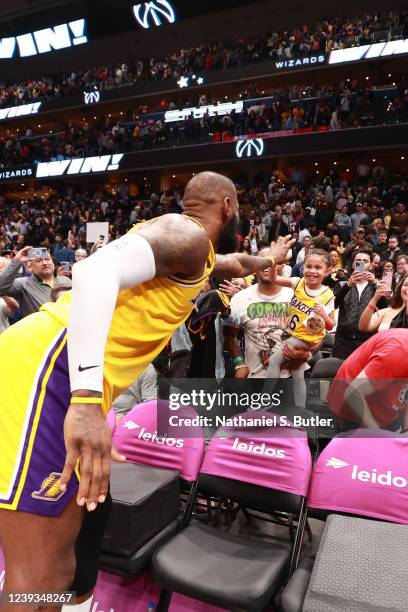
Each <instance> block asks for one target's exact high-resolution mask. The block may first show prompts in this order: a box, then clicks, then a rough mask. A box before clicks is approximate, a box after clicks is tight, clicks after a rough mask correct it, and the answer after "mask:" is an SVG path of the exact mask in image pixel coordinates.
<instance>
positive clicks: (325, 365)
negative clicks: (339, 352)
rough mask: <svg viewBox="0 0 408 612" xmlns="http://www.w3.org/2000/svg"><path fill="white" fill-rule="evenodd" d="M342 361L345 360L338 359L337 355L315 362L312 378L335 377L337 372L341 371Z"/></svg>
mask: <svg viewBox="0 0 408 612" xmlns="http://www.w3.org/2000/svg"><path fill="white" fill-rule="evenodd" d="M342 363H343V360H342V359H338V358H337V357H327V358H326V359H320V360H319V361H317V362H316V363H315V364H314V366H313V370H312V371H311V373H310V378H324V379H331V378H334V377H335V376H336V374H337V372H338V371H339V368H340V366H341V364H342Z"/></svg>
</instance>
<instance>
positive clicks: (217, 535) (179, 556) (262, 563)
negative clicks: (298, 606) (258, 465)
mask: <svg viewBox="0 0 408 612" xmlns="http://www.w3.org/2000/svg"><path fill="white" fill-rule="evenodd" d="M290 555H291V546H290V543H289V542H288V541H287V540H284V539H280V538H271V539H270V540H269V541H268V542H259V541H255V540H249V539H247V538H243V537H241V536H237V535H232V534H230V533H225V532H223V531H220V530H218V529H215V528H214V527H209V526H208V525H201V524H198V523H193V524H192V525H190V526H189V527H188V528H187V529H185V530H184V531H182V532H181V533H179V534H178V535H176V536H175V537H174V538H173V539H171V540H170V541H169V542H168V543H167V544H165V545H164V546H163V547H161V548H160V549H159V550H157V551H156V552H155V553H154V555H153V557H152V575H153V577H154V578H155V580H157V581H158V582H159V584H160V585H161V586H162V587H164V588H166V589H168V590H170V591H175V592H177V593H182V594H184V595H187V596H189V597H193V598H195V599H199V600H202V601H205V602H208V603H211V604H214V605H218V606H220V607H224V608H227V609H229V610H231V609H233V608H243V609H245V610H260V609H262V608H264V607H265V606H267V605H268V604H269V603H270V601H271V600H272V598H273V596H274V595H275V593H276V592H277V590H278V588H279V586H280V585H281V583H282V580H283V579H284V578H285V576H286V575H287V572H288V568H289V562H290Z"/></svg>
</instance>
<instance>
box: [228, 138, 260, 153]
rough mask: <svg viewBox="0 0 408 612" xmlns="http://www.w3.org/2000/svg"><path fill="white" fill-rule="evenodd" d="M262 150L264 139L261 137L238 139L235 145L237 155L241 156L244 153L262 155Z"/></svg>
mask: <svg viewBox="0 0 408 612" xmlns="http://www.w3.org/2000/svg"><path fill="white" fill-rule="evenodd" d="M263 150H264V141H263V140H262V138H248V139H246V140H238V142H237V146H236V147H235V153H236V156H237V157H243V156H244V153H246V156H247V157H252V156H253V155H257V156H258V157H259V156H260V155H262V153H263Z"/></svg>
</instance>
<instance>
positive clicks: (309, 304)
mask: <svg viewBox="0 0 408 612" xmlns="http://www.w3.org/2000/svg"><path fill="white" fill-rule="evenodd" d="M293 291H294V295H293V298H292V300H291V303H290V322H289V330H288V331H289V332H290V334H291V336H294V337H295V338H299V340H303V341H304V342H308V343H310V344H317V343H319V342H320V341H321V340H322V339H323V338H324V336H325V334H326V330H325V327H324V326H323V325H321V317H316V318H313V317H312V318H310V317H311V315H312V313H313V307H314V306H315V305H316V304H321V305H322V306H323V307H324V306H326V307H327V306H328V304H329V303H330V302H331V301H333V300H334V295H333V292H332V290H331V289H329V287H326V286H325V285H322V290H321V293H319V294H318V295H311V294H310V293H308V289H307V285H306V283H305V279H304V278H301V279H300V280H299V281H298V283H297V284H296V286H295V288H294V290H293Z"/></svg>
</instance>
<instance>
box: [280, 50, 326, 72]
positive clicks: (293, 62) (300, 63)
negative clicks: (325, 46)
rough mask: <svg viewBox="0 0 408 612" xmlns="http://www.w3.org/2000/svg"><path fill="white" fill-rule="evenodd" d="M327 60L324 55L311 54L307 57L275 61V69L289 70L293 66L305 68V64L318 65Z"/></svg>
mask: <svg viewBox="0 0 408 612" xmlns="http://www.w3.org/2000/svg"><path fill="white" fill-rule="evenodd" d="M326 60H327V56H326V55H322V54H321V55H311V56H309V57H302V58H298V59H286V60H281V61H279V62H275V67H276V70H291V69H294V68H305V67H307V66H319V65H321V64H325V63H326Z"/></svg>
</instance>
